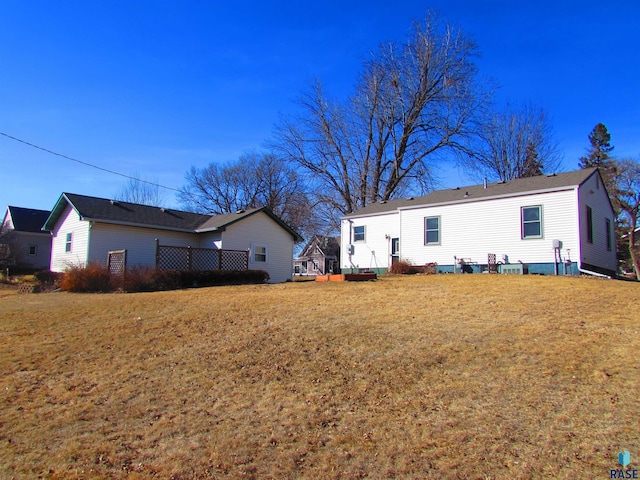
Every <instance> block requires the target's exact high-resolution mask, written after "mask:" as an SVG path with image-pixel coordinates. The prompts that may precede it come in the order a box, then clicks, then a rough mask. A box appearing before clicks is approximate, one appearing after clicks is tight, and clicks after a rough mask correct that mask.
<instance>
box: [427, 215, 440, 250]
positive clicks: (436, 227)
mask: <svg viewBox="0 0 640 480" xmlns="http://www.w3.org/2000/svg"><path fill="white" fill-rule="evenodd" d="M424 244H425V245H440V217H425V219H424Z"/></svg>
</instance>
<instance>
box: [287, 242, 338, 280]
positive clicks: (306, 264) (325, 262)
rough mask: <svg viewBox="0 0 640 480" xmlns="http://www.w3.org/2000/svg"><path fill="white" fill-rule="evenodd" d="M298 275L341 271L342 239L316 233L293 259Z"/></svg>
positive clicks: (295, 271)
mask: <svg viewBox="0 0 640 480" xmlns="http://www.w3.org/2000/svg"><path fill="white" fill-rule="evenodd" d="M293 268H294V273H295V274H296V275H327V274H329V273H338V272H339V271H340V239H339V238H336V237H327V236H325V235H314V236H313V237H312V238H311V240H310V241H309V243H307V244H306V245H305V247H304V249H303V250H302V252H301V253H300V256H299V257H297V258H296V259H294V261H293Z"/></svg>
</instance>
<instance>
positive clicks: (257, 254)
mask: <svg viewBox="0 0 640 480" xmlns="http://www.w3.org/2000/svg"><path fill="white" fill-rule="evenodd" d="M253 261H254V262H256V263H266V262H267V246H266V245H264V244H261V243H256V244H254V245H253Z"/></svg>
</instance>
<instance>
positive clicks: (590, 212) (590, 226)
mask: <svg viewBox="0 0 640 480" xmlns="http://www.w3.org/2000/svg"><path fill="white" fill-rule="evenodd" d="M587 243H591V244H593V208H591V207H590V206H589V205H587Z"/></svg>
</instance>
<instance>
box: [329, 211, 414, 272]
mask: <svg viewBox="0 0 640 480" xmlns="http://www.w3.org/2000/svg"><path fill="white" fill-rule="evenodd" d="M357 226H364V227H365V239H364V241H357V242H356V241H354V237H353V228H354V227H357ZM398 237H400V214H399V213H398V212H397V211H395V212H388V213H385V214H380V215H376V216H370V217H362V218H351V219H344V220H342V225H341V235H340V241H341V246H340V250H341V255H340V258H341V263H342V265H340V267H341V268H343V269H374V268H389V265H390V264H391V239H392V238H398ZM349 245H353V255H349ZM403 249H404V245H403V241H402V239H400V256H401V257H402V252H403V251H404V250H403Z"/></svg>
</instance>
